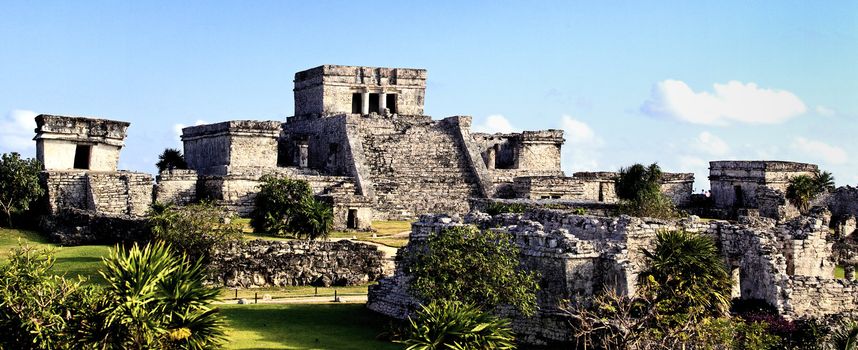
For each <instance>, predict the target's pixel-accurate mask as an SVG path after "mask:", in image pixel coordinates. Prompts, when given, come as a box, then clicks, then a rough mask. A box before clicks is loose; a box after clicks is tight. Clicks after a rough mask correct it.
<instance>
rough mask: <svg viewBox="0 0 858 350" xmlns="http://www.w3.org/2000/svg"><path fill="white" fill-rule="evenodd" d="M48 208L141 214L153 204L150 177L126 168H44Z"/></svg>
mask: <svg viewBox="0 0 858 350" xmlns="http://www.w3.org/2000/svg"><path fill="white" fill-rule="evenodd" d="M40 179H41V183H42V186H44V188H45V189H46V199H47V203H46V205H47V208H48V211H49V212H50V213H51V214H56V213H58V212H59V211H60V210H61V209H63V208H75V209H81V210H92V211H95V212H98V213H104V214H116V215H131V216H143V215H145V214H146V212H147V211H148V210H149V207H150V206H151V205H152V176H151V175H149V174H144V173H135V172H128V171H116V172H91V171H43V172H42V173H41V174H40Z"/></svg>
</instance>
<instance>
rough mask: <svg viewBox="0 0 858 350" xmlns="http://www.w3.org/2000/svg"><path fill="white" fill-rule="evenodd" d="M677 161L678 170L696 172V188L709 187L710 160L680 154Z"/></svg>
mask: <svg viewBox="0 0 858 350" xmlns="http://www.w3.org/2000/svg"><path fill="white" fill-rule="evenodd" d="M676 162H677V163H678V164H679V169H678V171H681V172H684V173H694V188H695V190H697V189H704V188H709V180H708V179H709V162H708V161H706V160H705V159H702V158H699V157H696V156H690V155H680V156H679V157H677V159H676Z"/></svg>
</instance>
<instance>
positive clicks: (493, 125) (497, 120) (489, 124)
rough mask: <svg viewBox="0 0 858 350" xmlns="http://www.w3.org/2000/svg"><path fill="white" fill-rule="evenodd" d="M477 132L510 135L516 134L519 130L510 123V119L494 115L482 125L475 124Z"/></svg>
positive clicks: (484, 120)
mask: <svg viewBox="0 0 858 350" xmlns="http://www.w3.org/2000/svg"><path fill="white" fill-rule="evenodd" d="M472 129H473V130H474V131H476V132H484V133H489V134H494V133H498V132H501V133H510V132H515V131H516V130H517V129H516V128H514V127H513V126H512V123H510V122H509V119H506V117H504V116H503V115H500V114H492V115H490V116H488V117H486V118H485V119H483V120H482V122H480V123H476V124H474V126H473V128H472Z"/></svg>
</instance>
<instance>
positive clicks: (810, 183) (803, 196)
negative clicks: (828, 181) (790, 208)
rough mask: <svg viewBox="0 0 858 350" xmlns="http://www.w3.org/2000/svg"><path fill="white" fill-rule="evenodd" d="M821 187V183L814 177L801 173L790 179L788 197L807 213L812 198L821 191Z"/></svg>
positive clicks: (800, 209)
mask: <svg viewBox="0 0 858 350" xmlns="http://www.w3.org/2000/svg"><path fill="white" fill-rule="evenodd" d="M819 188H820V186H819V183H818V182H817V181H816V180H815V179H814V178H811V177H810V176H807V175H799V176H796V177H793V178H792V179H790V180H789V186H788V187H787V192H786V198H787V199H788V200H789V201H790V203H792V204H793V205H795V206H796V207H798V210H799V211H801V212H802V213H805V212H807V209H808V206H809V205H810V200H811V199H813V197H815V196H816V195H817V194H818V193H819V192H818V190H819Z"/></svg>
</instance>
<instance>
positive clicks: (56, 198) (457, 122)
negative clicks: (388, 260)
mask: <svg viewBox="0 0 858 350" xmlns="http://www.w3.org/2000/svg"><path fill="white" fill-rule="evenodd" d="M426 80H427V71H426V70H423V69H408V68H381V67H356V66H338V65H323V66H319V67H316V68H312V69H308V70H305V71H301V72H298V73H296V74H295V77H294V89H293V91H294V101H295V111H294V115H292V116H290V117H288V118H286V119H285V121H283V120H278V121H257V120H231V121H224V122H219V123H213V124H205V125H197V126H191V127H186V128H184V129H182V135H181V141H182V143H183V152H184V155H185V160H186V161H187V164H188V169H172V170H166V171H163V172H161V173H160V174H157V176H155V177H153V176H152V175H149V174H145V173H140V172H131V171H124V170H118V169H117V168H118V162H119V156H120V151H121V150H122V148H123V146H124V141H125V137H126V131H127V129H128V128H129V127H133V126H131V125H130V124H129V123H127V122H121V121H113V120H107V119H97V118H85V117H72V116H61V115H47V114H42V115H39V116H38V117H37V118H36V122H37V129H36V130H35V132H36V135H35V138H34V140H35V141H36V149H37V158H38V159H39V160H40V161H41V162H42V164H43V165H44V171H43V172H42V173H41V181H42V184H43V186H44V187H45V189H46V190H47V196H46V198H47V205H48V208H49V210H50V211H49V212H50V213H51V215H53V216H55V217H57V218H56V219H53V220H46V222H48V224H47V227H48V229H47V230H49V231H51V232H53V236H60V237H66V236H74V237H93V236H99V235H101V233H95V232H94V231H95V229H88V228H87V227H89V226H87V225H90V226H93V225H96V224H95V223H96V222H99V221H98V220H99V219H94V218H93V217H88V218H87V219H85V220H84V221H85V222H83V223H81V221H75V220H77V219H74V218H72V219H69V218H59V217H61V216H62V215H60V214H61V213H62V212H64V211H69V210H71V211H72V212H74V213H76V214H75V215H78V216H74V217H75V218H78V217H79V216H80V215H84V214H82V213H89V214H87V215H93V216H97V217H108V218H115V219H116V220H120V219H123V218H125V219H129V218H130V219H134V218H140V217H143V216H145V215H146V213H147V211H148V209H149V208H150V207H151V206H152V204H153V203H173V204H176V205H186V204H190V203H195V202H199V201H202V200H209V201H212V202H213V203H215V204H217V205H218V206H220V207H222V208H225V209H227V210H228V211H230V212H233V213H236V214H238V215H240V216H247V215H249V214H250V212H251V211H252V210H253V206H254V198H255V195H256V193H257V192H258V185H259V184H260V183H261V182H260V178H261V177H262V176H264V175H273V176H278V177H288V178H292V179H300V180H305V181H307V182H308V183H309V184H310V185H311V187H312V189H313V191H314V192H315V195H316V197H317V198H318V199H320V200H322V201H324V202H325V203H327V204H329V205H330V206H331V208H333V213H334V227H335V228H336V229H338V230H364V231H365V230H371V229H372V222H373V221H378V220H411V221H414V223H413V226H412V231H411V233H410V237H409V242H408V246H406V247H405V248H403V249H406V250H409V249H421V247H423V246H424V245H425V244H426V239H427V238H428V236H429V234H430V233H432V232H438V231H440V230H443V229H445V228H448V227H452V226H458V225H465V224H472V225H476V226H477V227H479V228H481V229H484V230H498V231H502V232H506V233H508V234H509V235H510V237H512V238H513V239H514V241H515V243H516V245H517V246H518V247H519V248H520V250H521V256H520V261H521V262H522V264H523V265H524V266H526V267H527V268H529V269H532V270H535V271H539V272H540V273H541V276H542V277H541V278H542V279H541V281H540V285H541V286H543V287H542V290H540V291H539V293H538V298H537V299H538V303H539V307H540V309H539V312H538V313H537V315H536V316H534V317H530V318H525V317H522V316H520V315H517V314H515V313H514V312H512V311H510V312H511V316H512V317H513V320H514V321H513V326H514V329H515V331H516V332H517V333H518V334H520V336H521V338H522V339H524V341H525V342H529V343H535V344H544V343H548V342H553V341H570V338H569V337H570V336H571V335H570V332H569V331H568V324H567V322H566V321H565V320H564V319H563V318H562V317H561V316H560V312H559V309H558V308H559V304H560V302H561V301H562V300H566V299H571V298H579V297H592V296H593V295H594V294H595V293H598V292H600V291H602V290H605V289H606V288H608V289H612V290H616V291H618V292H620V293H621V294H623V295H634V293H635V281H636V277H637V275H638V273H639V272H640V271H641V269H642V266H643V256H642V253H641V249H642V248H645V247H651V246H652V244H653V242H654V239H655V235H656V232H658V231H660V230H676V229H684V230H687V231H690V232H698V233H703V234H705V235H707V236H710V237H712V238H714V240H715V242H716V244H717V246H718V248H719V251H720V253H721V254H722V256H723V260H724V262H725V263H726V264H727V266H729V268H730V273H731V274H732V278H733V280H734V281H735V282H736V287H735V290H734V291H733V296H734V297H736V298H740V299H757V300H764V301H766V302H767V303H769V304H771V305H772V306H774V307H775V308H776V309H777V310H778V311H779V312H780V313H781V314H783V315H785V316H787V317H790V318H800V317H807V316H815V317H816V316H825V315H830V314H836V313H840V312H846V311H858V282H856V281H855V280H854V275H851V271H850V275H849V276H847V278H834V275H833V271H834V267H835V266H836V265H838V264H839V263H840V262H842V261H845V260H843V259H854V257H851V256H846V255H843V254H836V253H835V249H834V248H833V244H832V242H831V239H830V237H833V235H837V236H840V237H845V236H849V235H852V234H853V232H854V231H855V226H856V224H855V217H856V216H858V205H856V203H858V189H855V188H852V187H843V188H838V189H837V190H835V191H833V192H831V193H828V194H826V195H825V196H823V197H822V198H817V199H815V200H814V201H813V203H811V204H812V206H813V210H811V211H810V213H809V214H807V215H802V214H801V213H800V212H799V210H798V209H797V208H796V207H795V206H793V205H792V204H791V203H790V202H789V201H788V200H786V197H785V192H786V188H787V185H788V183H789V180H790V179H791V178H794V177H795V176H799V175H812V174H815V173H816V172H817V171H818V170H819V169H818V168H817V166H816V165H813V164H805V163H796V162H786V161H768V160H759V161H734V160H728V161H712V162H710V163H709V171H710V172H709V178H708V181H709V184H710V186H711V196H705V197H704V195H702V194H694V193H693V188H694V182H695V181H706V180H707V179H695V178H694V175H693V174H690V173H664V174H663V176H662V180H661V191H662V192H663V193H664V194H665V195H667V197H668V198H670V199H671V200H672V201H673V203H674V204H675V205H676V206H677V207H678V208H679V209H681V210H684V211H686V213H688V214H690V215H687V216H686V217H685V218H682V219H677V220H657V219H650V218H638V217H630V216H625V215H623V216H616V215H612V213H613V212H614V210H615V209H616V205H617V203H618V201H619V199H618V196H617V192H616V189H615V186H616V180H617V177H618V173H616V172H576V173H573V174H566V173H564V172H563V170H561V164H560V162H561V147H564V142H565V141H566V140H565V139H564V134H563V131H562V130H553V129H552V130H534V131H523V132H520V133H496V134H486V133H477V132H472V130H471V121H472V120H471V117H469V116H450V117H446V118H443V119H433V118H432V117H430V116H428V115H426V114H424V102H425V96H426ZM704 201H709V202H707V203H709V204H707V205H700V203H702V202H704ZM497 203H506V204H509V203H516V204H522V205H524V206H525V207H526V210H525V211H524V212H523V213H506V214H498V215H495V216H491V215H489V214H486V211H487V210H486V208H488V207H489V206H491V205H493V204H497ZM698 215H699V216H705V217H710V218H717V219H714V220H701V219H700V218H699V217H698ZM721 219H724V220H721ZM726 219H729V221H728V220H726ZM81 220H83V219H81ZM111 220H112V219H111ZM123 220H124V219H123ZM111 225H113V224H111ZM111 227H112V226H111ZM76 239H78V241H80V240H83V241H86V239H81V238H76ZM254 244H257V245H258V244H259V243H254ZM258 251H259V249H257V251H256V252H257V253H258ZM368 254H369V253H368ZM373 254H374V253H373ZM260 259H263V258H260ZM850 261H851V260H850ZM263 270H264V269H263V268H260V271H259V272H258V274H260V275H262V277H259V278H257V279H259V280H260V281H261V282H259V283H257V284H258V285H259V286H265V285H270V284H274V285H276V284H278V283H277V282H270V280H271V278H270V277H266V276H264V274H265V273H266V272H265V271H263ZM376 275H378V277H379V278H381V274H380V273H375V272H374V273H373V276H376ZM373 278H375V277H373ZM409 278H410V277H409V276H408V275H407V271H406V269H404V268H403V267H402V266H399V265H398V266H397V267H396V268H395V272H394V273H392V274H388V276H386V277H384V278H382V279H381V281H380V282H379V283H378V284H376V285H373V286H371V287H370V292H369V301H368V304H367V305H368V307H369V308H370V309H372V310H374V311H377V312H379V313H383V314H386V315H388V316H392V317H395V318H400V319H404V318H406V317H407V316H408V315H410V314H411V313H413V312H414V310H415V309H416V307H417V305H418V301H417V300H416V299H415V298H413V297H412V296H411V295H410V294H409V292H408V281H409ZM266 283H267V284H266Z"/></svg>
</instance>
